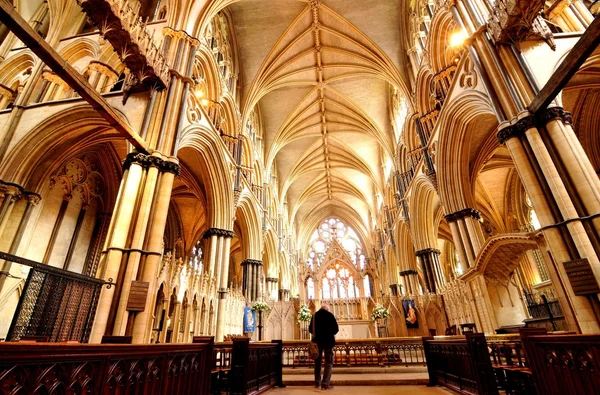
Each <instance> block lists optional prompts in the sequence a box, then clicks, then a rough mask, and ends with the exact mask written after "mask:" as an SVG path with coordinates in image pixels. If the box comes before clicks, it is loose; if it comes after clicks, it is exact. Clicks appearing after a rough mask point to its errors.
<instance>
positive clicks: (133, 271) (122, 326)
mask: <svg viewBox="0 0 600 395" xmlns="http://www.w3.org/2000/svg"><path fill="white" fill-rule="evenodd" d="M123 168H124V173H123V179H122V181H121V188H120V190H119V195H118V197H117V201H116V203H115V208H114V211H113V216H112V220H111V223H110V225H109V229H108V235H107V238H106V242H105V247H104V252H103V256H102V258H101V268H100V273H99V277H100V278H102V279H104V280H106V281H111V282H116V286H114V287H111V288H110V289H107V288H106V287H104V288H103V289H102V293H101V294H100V300H99V302H98V308H97V311H96V320H95V322H94V326H93V328H92V334H91V337H90V342H91V343H98V342H100V340H101V339H102V336H103V335H105V334H112V335H125V334H126V331H127V332H129V334H130V335H133V336H134V342H136V343H143V342H147V341H149V339H150V323H151V314H150V313H151V311H150V310H151V309H152V300H151V299H152V298H147V301H146V307H145V310H144V311H143V312H140V313H137V314H135V313H132V314H130V312H129V311H127V301H128V299H129V291H130V287H131V282H132V281H134V280H138V281H147V282H149V295H153V294H154V293H155V291H156V290H155V289H154V288H155V285H156V284H155V283H156V275H157V273H158V264H159V260H160V255H161V253H162V251H161V250H162V236H163V234H164V227H165V224H166V218H167V213H168V204H169V201H170V196H171V188H172V185H173V179H174V176H175V174H178V173H179V165H178V164H177V160H176V159H174V158H170V159H165V158H164V157H163V156H162V155H160V154H159V153H158V152H156V153H154V154H153V155H145V154H141V153H137V152H133V153H130V154H129V155H127V158H126V159H125V161H124V163H123ZM136 315H137V322H135V319H136ZM134 327H137V329H136V330H135V331H134V330H133V329H134Z"/></svg>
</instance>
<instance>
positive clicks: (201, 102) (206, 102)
mask: <svg viewBox="0 0 600 395" xmlns="http://www.w3.org/2000/svg"><path fill="white" fill-rule="evenodd" d="M200 104H202V105H203V106H204V107H206V106H208V105H209V104H210V100H208V99H202V100H201V101H200Z"/></svg>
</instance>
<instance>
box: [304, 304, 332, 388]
mask: <svg viewBox="0 0 600 395" xmlns="http://www.w3.org/2000/svg"><path fill="white" fill-rule="evenodd" d="M313 320H315V327H314V333H313ZM308 327H309V328H310V329H309V330H310V333H311V334H312V337H313V340H314V341H315V342H316V343H317V344H318V345H319V357H318V358H317V359H315V387H316V388H319V386H321V388H322V389H324V390H326V389H329V388H333V385H331V384H330V383H329V381H330V380H331V373H332V372H333V346H335V335H336V334H337V333H338V331H339V328H338V324H337V321H336V319H335V317H334V316H333V314H331V313H330V312H329V305H328V304H327V303H323V304H322V305H321V309H320V310H319V311H317V312H316V313H315V314H313V316H312V318H311V319H310V324H309V326H308ZM323 353H325V370H324V371H323V381H321V358H322V357H323Z"/></svg>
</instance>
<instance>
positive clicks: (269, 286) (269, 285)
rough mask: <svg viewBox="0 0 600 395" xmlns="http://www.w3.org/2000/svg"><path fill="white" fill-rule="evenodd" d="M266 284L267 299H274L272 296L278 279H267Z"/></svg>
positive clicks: (275, 290)
mask: <svg viewBox="0 0 600 395" xmlns="http://www.w3.org/2000/svg"><path fill="white" fill-rule="evenodd" d="M266 282H267V297H268V299H276V298H277V297H274V296H275V294H276V292H277V283H278V282H279V279H278V278H277V277H267V278H266Z"/></svg>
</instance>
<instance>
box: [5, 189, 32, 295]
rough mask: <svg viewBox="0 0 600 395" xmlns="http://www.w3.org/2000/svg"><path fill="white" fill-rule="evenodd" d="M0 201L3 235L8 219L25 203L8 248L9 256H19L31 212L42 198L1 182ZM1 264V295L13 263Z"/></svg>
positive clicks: (11, 233)
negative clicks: (17, 206)
mask: <svg viewBox="0 0 600 395" xmlns="http://www.w3.org/2000/svg"><path fill="white" fill-rule="evenodd" d="M0 199H1V202H0V234H2V233H3V231H4V230H5V228H6V224H7V222H8V218H9V217H10V215H11V213H12V211H13V209H14V208H15V206H16V205H17V204H18V203H19V202H21V201H24V202H25V208H24V209H23V214H22V215H21V219H20V220H19V224H18V225H17V229H16V230H15V231H14V232H10V235H12V241H11V242H10V246H9V247H8V253H9V254H13V255H18V252H19V246H20V245H21V240H22V239H23V235H24V233H25V229H26V228H27V225H28V224H29V219H30V217H31V212H32V211H33V209H34V207H35V206H36V205H37V204H38V203H39V202H40V200H41V197H40V195H38V194H37V193H34V192H25V191H23V189H22V188H21V187H20V186H18V185H15V184H11V183H2V182H1V181H0ZM4 237H6V236H4ZM0 262H1V266H0V267H1V268H2V269H1V270H0V294H1V293H2V289H3V288H4V284H5V282H6V278H7V277H8V276H9V275H10V270H11V267H12V263H11V262H6V261H1V260H0Z"/></svg>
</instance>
